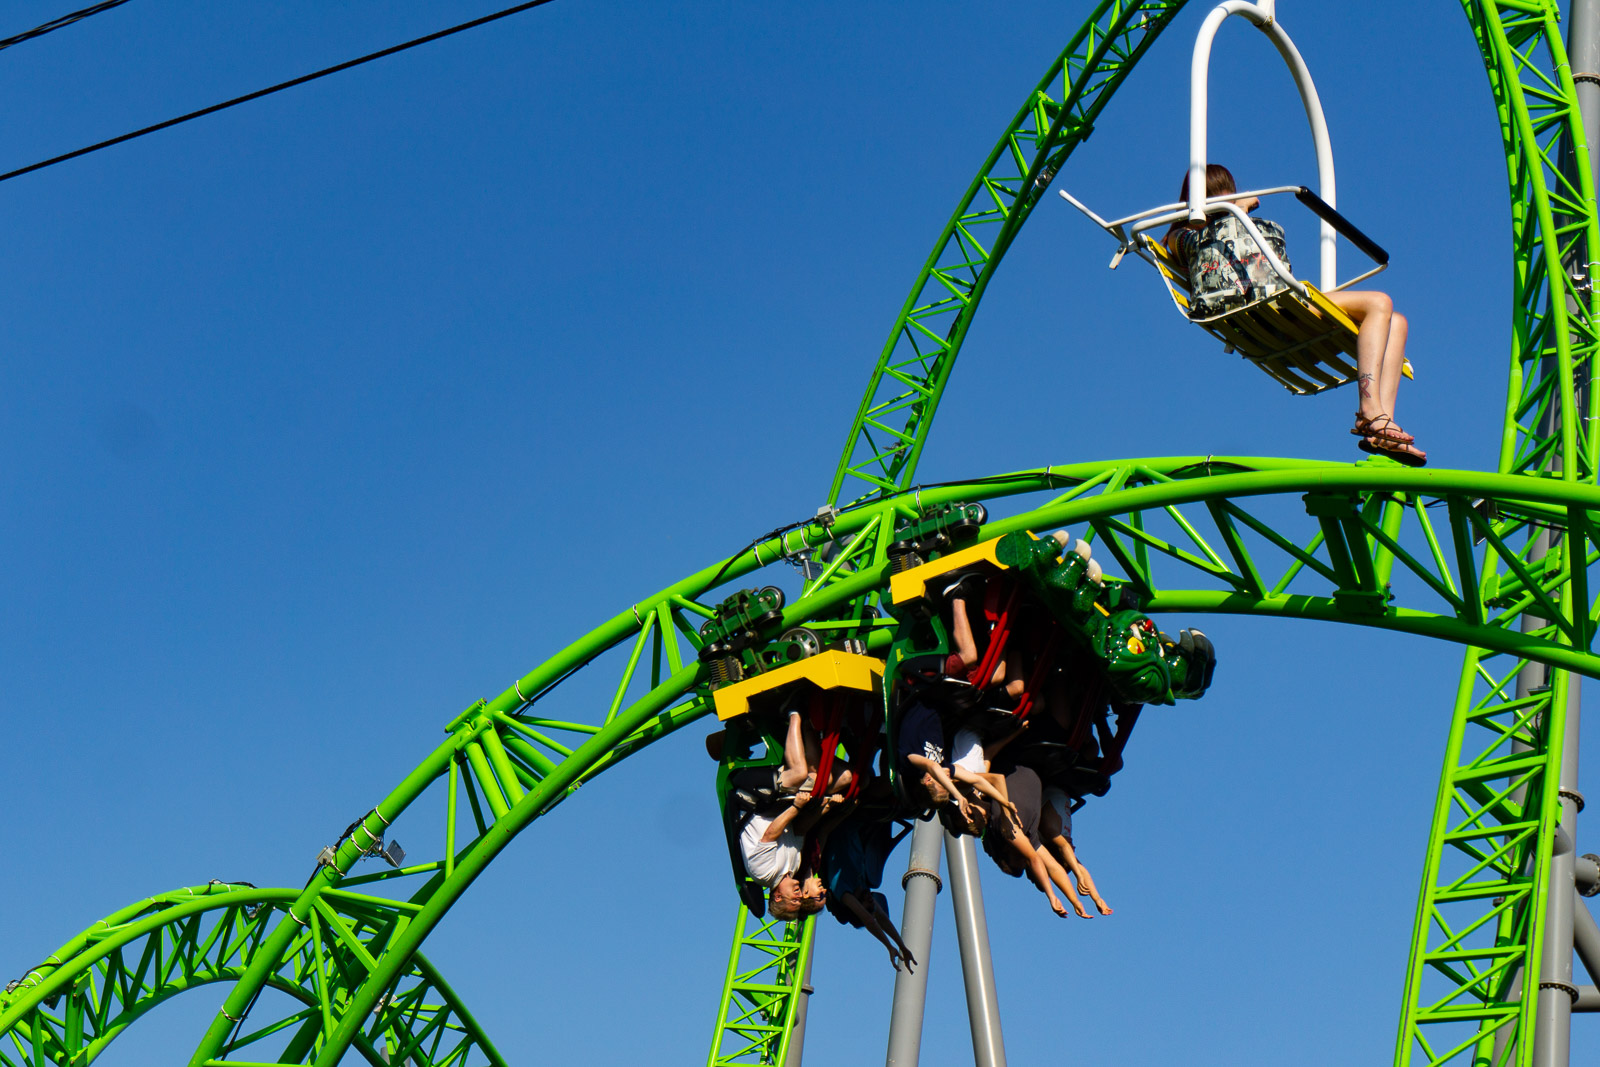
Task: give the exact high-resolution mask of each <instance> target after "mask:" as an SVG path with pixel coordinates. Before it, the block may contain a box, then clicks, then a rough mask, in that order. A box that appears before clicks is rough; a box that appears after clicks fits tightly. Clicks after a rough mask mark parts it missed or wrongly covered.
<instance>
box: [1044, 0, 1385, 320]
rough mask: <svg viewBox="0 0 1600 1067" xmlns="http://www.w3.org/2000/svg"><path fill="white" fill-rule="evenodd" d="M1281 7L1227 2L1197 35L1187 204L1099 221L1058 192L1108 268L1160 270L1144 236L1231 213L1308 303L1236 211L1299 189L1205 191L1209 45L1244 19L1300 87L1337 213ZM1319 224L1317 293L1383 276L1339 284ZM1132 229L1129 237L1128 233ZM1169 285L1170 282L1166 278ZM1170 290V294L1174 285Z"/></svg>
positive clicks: (1329, 237) (1330, 245)
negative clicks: (1102, 244) (1097, 232)
mask: <svg viewBox="0 0 1600 1067" xmlns="http://www.w3.org/2000/svg"><path fill="white" fill-rule="evenodd" d="M1276 8H1277V0H1258V2H1251V0H1224V3H1222V4H1219V5H1218V6H1217V7H1215V8H1213V9H1212V10H1211V12H1210V14H1208V15H1207V16H1206V19H1205V22H1203V23H1202V24H1201V26H1200V33H1199V35H1198V36H1197V37H1196V38H1195V42H1194V57H1193V59H1192V61H1191V63H1190V68H1189V199H1188V201H1187V202H1186V203H1176V204H1164V205H1162V206H1161V207H1156V208H1151V209H1149V210H1148V211H1141V212H1139V213H1138V214H1136V215H1129V216H1127V217H1126V218H1122V219H1116V220H1114V221H1111V222H1107V221H1106V220H1105V219H1102V218H1101V217H1100V216H1099V215H1096V214H1095V213H1094V212H1093V211H1091V210H1089V208H1088V207H1087V206H1086V205H1085V204H1083V203H1082V202H1081V201H1079V200H1078V199H1076V198H1075V197H1073V196H1072V195H1071V194H1070V193H1068V192H1067V191H1066V190H1064V189H1063V190H1058V191H1059V192H1060V194H1061V198H1062V199H1063V200H1066V201H1067V202H1068V203H1069V204H1071V205H1072V206H1073V207H1075V208H1077V209H1078V210H1079V211H1081V212H1083V213H1084V214H1085V215H1087V216H1088V217H1089V218H1090V219H1091V220H1093V221H1094V222H1095V223H1096V224H1097V225H1098V226H1100V227H1101V228H1102V229H1104V230H1105V231H1106V232H1107V233H1109V234H1111V235H1112V236H1113V237H1115V238H1116V239H1117V241H1118V242H1119V247H1118V249H1117V252H1116V255H1114V256H1112V257H1111V268H1112V269H1113V270H1115V269H1116V267H1117V265H1118V264H1119V263H1120V262H1121V261H1122V257H1123V256H1124V255H1126V254H1127V253H1128V252H1130V251H1131V252H1133V253H1134V254H1135V255H1137V256H1139V257H1140V258H1141V259H1144V260H1145V261H1146V262H1148V263H1149V264H1150V265H1151V266H1155V267H1158V269H1159V265H1158V264H1157V263H1156V261H1155V259H1154V258H1153V257H1152V256H1151V255H1150V254H1149V253H1148V252H1146V251H1145V250H1144V248H1143V247H1141V245H1140V242H1139V236H1140V235H1141V234H1143V233H1144V232H1145V231H1147V230H1152V229H1155V228H1156V227H1158V226H1164V225H1170V224H1172V223H1174V222H1178V221H1181V220H1185V219H1187V220H1189V221H1191V222H1204V221H1205V220H1206V218H1207V217H1208V216H1210V215H1215V214H1219V213H1222V212H1226V213H1229V214H1231V215H1233V216H1234V217H1235V218H1237V219H1238V220H1239V221H1240V223H1241V224H1242V225H1243V226H1244V228H1245V232H1246V233H1248V234H1249V235H1250V237H1251V238H1252V239H1253V240H1254V241H1255V242H1256V247H1257V248H1259V249H1260V250H1261V253H1262V256H1263V258H1264V259H1266V261H1267V265H1268V266H1270V267H1271V268H1272V270H1273V273H1275V274H1277V275H1278V277H1279V278H1281V279H1282V280H1283V282H1284V284H1285V285H1287V286H1289V288H1291V289H1293V290H1294V292H1295V293H1296V294H1297V295H1298V296H1300V297H1301V298H1302V299H1305V300H1309V299H1310V297H1309V294H1307V292H1306V287H1305V285H1304V283H1302V282H1300V281H1299V280H1298V279H1296V278H1295V277H1294V275H1293V274H1291V273H1290V272H1289V268H1288V266H1287V265H1285V264H1284V263H1283V261H1282V260H1280V259H1279V258H1278V257H1277V255H1276V254H1274V253H1273V251H1272V246H1271V245H1270V244H1268V243H1267V241H1266V240H1265V239H1263V237H1262V235H1261V231H1260V230H1259V229H1257V228H1256V225H1255V222H1254V221H1253V220H1252V219H1251V218H1250V217H1249V216H1248V215H1247V214H1245V212H1244V211H1243V209H1241V208H1240V207H1239V205H1238V204H1237V203H1236V201H1239V200H1244V199H1247V198H1249V197H1258V198H1259V197H1265V196H1273V195H1276V194H1279V193H1298V192H1299V191H1300V188H1301V187H1300V186H1298V185H1279V186H1273V187H1272V188H1270V189H1253V190H1248V191H1245V192H1234V193H1228V194H1225V195H1223V196H1213V197H1209V198H1207V197H1206V196H1205V187H1206V179H1205V175H1206V163H1207V160H1206V151H1207V145H1206V131H1207V127H1206V113H1207V103H1208V99H1207V87H1208V82H1209V76H1210V68H1211V45H1212V42H1213V41H1214V40H1215V39H1216V35H1217V30H1218V29H1219V28H1220V27H1221V26H1222V24H1223V23H1224V22H1225V21H1227V19H1228V18H1229V16H1232V15H1239V16H1241V17H1243V18H1245V19H1248V20H1249V21H1250V23H1251V24H1252V25H1254V26H1255V27H1256V28H1257V29H1258V30H1260V31H1261V32H1263V33H1265V34H1266V35H1267V37H1268V38H1269V39H1270V40H1271V41H1272V43H1273V45H1274V47H1276V48H1277V50H1278V54H1279V55H1281V56H1282V57H1283V60H1284V62H1285V63H1286V64H1287V65H1288V67H1289V72H1290V73H1291V74H1292V75H1293V76H1294V82H1295V87H1296V88H1297V89H1298V90H1299V92H1300V101H1301V103H1302V104H1303V105H1304V106H1305V110H1306V119H1307V121H1308V122H1309V123H1310V125H1311V141H1312V146H1313V148H1314V149H1315V150H1316V155H1317V185H1318V189H1317V195H1318V196H1319V197H1320V198H1321V199H1322V201H1323V202H1324V203H1326V204H1327V205H1328V207H1330V208H1333V209H1334V210H1335V211H1337V210H1338V188H1337V181H1336V179H1335V176H1334V166H1333V143H1332V141H1331V140H1330V138H1329V137H1328V123H1327V119H1326V118H1325V117H1324V115H1323V113H1322V99H1321V97H1319V96H1318V95H1317V86H1316V83H1315V82H1313V81H1312V79H1311V71H1310V70H1309V69H1308V68H1307V67H1306V63H1305V60H1304V59H1303V58H1302V57H1301V55H1300V50H1299V49H1297V48H1296V47H1295V45H1294V42H1293V41H1292V40H1290V38H1289V34H1288V33H1287V32H1286V31H1285V30H1284V28H1283V26H1282V24H1280V23H1279V22H1278V20H1277V11H1276ZM1319 221H1320V223H1321V240H1320V252H1321V256H1320V260H1321V262H1320V268H1321V269H1320V279H1319V284H1318V288H1319V289H1320V290H1321V291H1322V292H1324V293H1334V292H1338V291H1340V290H1341V289H1347V288H1349V287H1350V286H1352V285H1354V284H1356V283H1357V282H1360V281H1364V280H1365V279H1367V278H1370V277H1372V276H1373V275H1374V274H1377V273H1379V272H1381V271H1382V270H1384V268H1385V267H1386V266H1387V264H1386V263H1380V264H1379V265H1378V266H1377V267H1375V268H1373V269H1372V270H1369V271H1367V272H1366V273H1364V274H1360V275H1358V276H1357V277H1354V278H1351V279H1350V280H1349V281H1347V282H1344V283H1342V284H1341V283H1340V282H1339V281H1338V273H1339V271H1338V254H1339V253H1338V241H1339V233H1338V231H1337V230H1336V229H1335V228H1334V226H1333V224H1332V223H1330V222H1329V221H1328V220H1327V219H1325V218H1323V219H1320V220H1319ZM1130 225H1131V229H1130V228H1129V227H1130ZM1162 278H1163V280H1166V276H1165V274H1163V275H1162ZM1167 288H1168V289H1169V290H1170V289H1171V288H1172V285H1171V282H1168V283H1167ZM1236 310H1240V309H1237V308H1230V309H1229V310H1228V311H1227V312H1224V313H1222V314H1220V315H1215V316H1211V317H1210V318H1207V319H1195V320H1192V321H1197V322H1202V323H1204V322H1210V321H1213V320H1214V319H1219V318H1224V317H1226V316H1227V315H1229V314H1232V313H1233V312H1234V311H1236Z"/></svg>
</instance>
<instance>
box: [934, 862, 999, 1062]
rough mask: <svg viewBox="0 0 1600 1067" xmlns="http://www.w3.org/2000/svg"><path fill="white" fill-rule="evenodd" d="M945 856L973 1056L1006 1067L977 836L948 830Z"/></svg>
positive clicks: (973, 1060)
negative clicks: (985, 915)
mask: <svg viewBox="0 0 1600 1067" xmlns="http://www.w3.org/2000/svg"><path fill="white" fill-rule="evenodd" d="M944 856H945V860H946V862H947V863H948V864H949V865H950V904H951V906H952V907H953V908H954V909H955V913H956V943H957V944H959V945H960V946H961V977H962V978H963V979H964V980H965V982H966V986H967V1019H968V1021H969V1022H970V1023H971V1025H972V1062H973V1063H974V1064H975V1065H976V1067H1006V1043H1005V1038H1004V1037H1002V1036H1001V1033H1000V998H999V995H998V994H997V993H996V991H995V987H994V961H993V960H992V959H991V958H990V956H989V922H988V920H987V919H986V918H985V917H984V911H983V885H982V884H981V883H980V882H979V881H978V849H977V845H976V842H975V841H974V839H973V838H971V837H968V836H966V835H964V834H963V835H956V834H952V833H950V832H948V831H946V832H945V835H944Z"/></svg>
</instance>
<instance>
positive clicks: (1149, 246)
mask: <svg viewBox="0 0 1600 1067" xmlns="http://www.w3.org/2000/svg"><path fill="white" fill-rule="evenodd" d="M1138 239H1139V242H1140V244H1141V246H1142V247H1143V248H1144V250H1145V251H1147V252H1148V253H1150V259H1151V260H1152V261H1153V262H1154V263H1155V265H1156V269H1157V270H1158V271H1160V272H1161V280H1162V281H1163V282H1164V283H1165V284H1166V287H1167V292H1168V293H1169V294H1171V296H1172V302H1173V303H1174V304H1176V305H1177V306H1178V310H1179V311H1181V312H1183V314H1184V315H1185V316H1186V317H1189V321H1191V322H1193V323H1194V324H1195V325H1197V326H1199V327H1201V328H1202V329H1204V330H1205V331H1206V332H1207V333H1209V334H1211V336H1213V337H1215V338H1216V339H1217V340H1219V341H1221V342H1222V343H1223V344H1224V345H1226V346H1227V347H1228V348H1229V349H1230V350H1232V351H1235V352H1238V353H1239V354H1240V355H1241V356H1243V357H1244V358H1245V359H1248V360H1249V361H1250V362H1252V363H1254V364H1255V365H1256V366H1258V367H1260V368H1261V369H1262V370H1264V371H1266V372H1267V374H1269V375H1270V376H1271V377H1272V378H1273V380H1274V381H1276V382H1278V383H1279V384H1280V385H1282V386H1283V387H1284V388H1285V389H1287V390H1289V391H1290V392H1291V393H1294V394H1295V395H1297V396H1312V395H1314V394H1316V393H1321V392H1324V391H1326V390H1328V389H1336V388H1338V387H1339V386H1341V385H1348V384H1349V383H1351V382H1353V381H1355V378H1356V333H1357V327H1356V324H1355V323H1354V322H1353V321H1351V319H1350V316H1348V315H1346V314H1345V313H1344V312H1343V311H1341V310H1340V309H1339V308H1338V307H1337V306H1336V305H1335V304H1334V303H1333V301H1331V300H1329V299H1328V298H1327V297H1326V296H1325V295H1323V293H1322V292H1321V291H1320V290H1318V289H1317V287H1316V286H1314V285H1312V284H1311V283H1310V282H1302V283H1301V284H1302V285H1304V286H1305V289H1306V297H1307V298H1308V299H1302V298H1301V296H1300V294H1298V293H1296V292H1295V291H1294V290H1293V289H1284V290H1282V291H1280V292H1278V293H1276V294H1274V295H1272V296H1269V297H1266V298H1264V299H1261V300H1255V301H1252V302H1250V303H1248V304H1245V305H1244V306H1242V307H1237V308H1230V309H1229V310H1227V311H1225V312H1223V313H1222V314H1220V315H1212V316H1209V317H1207V318H1193V317H1190V306H1191V302H1192V300H1193V296H1194V293H1193V291H1192V290H1191V289H1190V287H1189V279H1188V277H1187V274H1186V272H1185V271H1184V270H1183V269H1182V268H1181V267H1180V266H1179V265H1178V262H1177V260H1176V259H1175V258H1174V257H1173V255H1172V253H1171V251H1169V250H1168V249H1167V247H1166V245H1164V244H1162V243H1161V242H1160V241H1157V240H1155V239H1153V238H1151V237H1150V236H1149V235H1148V234H1140V235H1139V238H1138ZM1410 369H1411V368H1410V364H1409V363H1408V364H1407V366H1406V372H1407V373H1406V377H1408V378H1409V377H1411V375H1410V373H1409V372H1410Z"/></svg>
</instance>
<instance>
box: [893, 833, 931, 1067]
mask: <svg viewBox="0 0 1600 1067" xmlns="http://www.w3.org/2000/svg"><path fill="white" fill-rule="evenodd" d="M943 837H944V827H942V826H940V825H939V821H938V820H937V819H920V820H918V822H917V828H916V829H915V830H913V831H912V832H911V864H910V866H908V867H907V868H906V876H905V878H904V879H903V880H902V881H901V883H900V884H901V885H903V886H905V889H906V909H905V911H904V912H903V913H902V914H901V916H900V936H901V937H902V938H904V939H905V943H906V948H909V949H910V950H911V954H912V955H913V956H915V957H916V958H917V968H916V970H915V971H907V970H905V969H901V971H900V973H899V974H897V975H895V978H894V1007H893V1008H891V1009H890V1011H889V1056H888V1059H887V1060H886V1061H885V1062H886V1063H887V1064H888V1067H916V1064H917V1057H918V1056H919V1055H920V1054H921V1052H922V1009H923V1006H924V1004H925V1003H926V1002H927V997H928V956H929V955H930V954H931V953H932V951H933V907H934V905H935V904H936V903H937V902H938V899H939V889H940V888H941V883H940V881H939V842H940V840H941V839H942V838H943Z"/></svg>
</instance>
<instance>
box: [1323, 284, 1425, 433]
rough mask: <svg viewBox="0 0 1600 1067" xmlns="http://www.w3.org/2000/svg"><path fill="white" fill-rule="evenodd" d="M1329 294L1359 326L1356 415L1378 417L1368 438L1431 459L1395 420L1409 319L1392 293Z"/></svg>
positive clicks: (1333, 301) (1347, 292)
mask: <svg viewBox="0 0 1600 1067" xmlns="http://www.w3.org/2000/svg"><path fill="white" fill-rule="evenodd" d="M1326 295H1327V297H1328V300H1329V301H1330V302H1332V303H1333V304H1334V306H1336V307H1338V308H1339V309H1340V310H1342V311H1343V312H1344V313H1345V314H1347V315H1349V316H1350V319H1351V321H1353V322H1354V323H1355V324H1356V329H1357V332H1356V387H1357V389H1359V390H1360V396H1359V404H1360V406H1359V408H1358V409H1357V412H1356V414H1357V415H1358V416H1359V417H1360V419H1361V420H1362V422H1363V423H1365V422H1368V421H1371V420H1374V419H1376V420H1378V422H1377V425H1375V426H1374V427H1373V431H1374V432H1373V434H1372V435H1370V436H1369V437H1368V440H1369V441H1372V442H1373V443H1374V444H1380V439H1381V444H1380V447H1383V448H1386V449H1388V450H1389V451H1394V452H1408V453H1411V454H1413V455H1417V456H1422V457H1423V458H1426V457H1427V454H1426V453H1425V452H1423V451H1422V450H1421V449H1419V448H1417V447H1416V446H1415V445H1414V444H1412V441H1413V440H1414V439H1413V438H1412V436H1411V435H1410V434H1408V433H1406V432H1405V431H1404V430H1402V429H1401V428H1400V424H1399V423H1398V422H1395V421H1394V408H1395V400H1396V398H1397V397H1398V395H1399V393H1400V372H1401V369H1402V368H1403V367H1404V366H1405V358H1406V336H1407V333H1408V332H1409V324H1408V323H1407V322H1406V317H1405V316H1404V315H1399V314H1396V313H1395V310H1394V302H1393V301H1392V300H1390V299H1389V295H1388V294H1387V293H1376V292H1370V291H1360V290H1346V291H1344V292H1342V293H1328V294H1326ZM1383 415H1387V416H1389V419H1388V421H1387V422H1385V421H1384V420H1382V419H1381V418H1380V416H1383Z"/></svg>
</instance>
